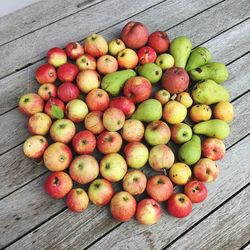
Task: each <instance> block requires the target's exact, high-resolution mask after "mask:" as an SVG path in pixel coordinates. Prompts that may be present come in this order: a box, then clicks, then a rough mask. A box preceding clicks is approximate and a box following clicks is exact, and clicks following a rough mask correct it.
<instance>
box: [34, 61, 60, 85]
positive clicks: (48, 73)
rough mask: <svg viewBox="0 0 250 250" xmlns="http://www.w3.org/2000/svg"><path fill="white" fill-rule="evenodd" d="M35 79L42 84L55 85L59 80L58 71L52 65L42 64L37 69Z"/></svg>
mask: <svg viewBox="0 0 250 250" xmlns="http://www.w3.org/2000/svg"><path fill="white" fill-rule="evenodd" d="M35 78H36V80H37V81H38V82H39V83H40V84H45V83H54V82H55V80H56V78H57V74H56V69H55V68H54V67H53V65H51V64H48V63H46V64H42V65H41V66H39V67H38V68H37V70H36V72H35Z"/></svg>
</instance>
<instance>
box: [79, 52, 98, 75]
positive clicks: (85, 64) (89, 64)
mask: <svg viewBox="0 0 250 250" xmlns="http://www.w3.org/2000/svg"><path fill="white" fill-rule="evenodd" d="M76 65H77V67H78V69H79V70H80V71H83V70H86V69H92V70H96V60H95V58H94V57H93V56H91V55H87V54H84V55H82V56H80V57H78V58H77V59H76Z"/></svg>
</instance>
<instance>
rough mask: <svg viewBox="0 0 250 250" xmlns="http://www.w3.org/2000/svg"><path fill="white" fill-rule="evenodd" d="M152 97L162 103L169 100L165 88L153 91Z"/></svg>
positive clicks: (168, 94)
mask: <svg viewBox="0 0 250 250" xmlns="http://www.w3.org/2000/svg"><path fill="white" fill-rule="evenodd" d="M154 97H155V99H156V100H158V101H159V102H160V103H161V104H162V105H164V104H166V103H167V102H168V101H169V100H170V93H169V92H168V91H167V90H166V89H160V90H158V91H157V92H156V93H155V96H154Z"/></svg>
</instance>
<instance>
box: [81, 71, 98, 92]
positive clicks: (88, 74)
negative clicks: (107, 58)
mask: <svg viewBox="0 0 250 250" xmlns="http://www.w3.org/2000/svg"><path fill="white" fill-rule="evenodd" d="M100 83H101V77H100V75H99V74H98V73H97V72H96V71H95V70H92V69H88V70H84V71H81V72H80V73H79V74H78V75H77V78H76V84H77V86H78V88H79V89H80V90H81V91H82V92H83V93H88V92H89V91H91V90H92V89H97V88H99V87H100Z"/></svg>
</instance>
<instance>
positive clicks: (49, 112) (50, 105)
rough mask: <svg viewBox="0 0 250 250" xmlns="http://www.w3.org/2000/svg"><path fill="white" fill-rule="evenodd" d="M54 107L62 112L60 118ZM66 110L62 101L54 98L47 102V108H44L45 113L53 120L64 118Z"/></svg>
mask: <svg viewBox="0 0 250 250" xmlns="http://www.w3.org/2000/svg"><path fill="white" fill-rule="evenodd" d="M53 107H56V108H57V109H58V110H60V111H61V113H60V117H58V114H57V112H56V113H55V111H54V110H53ZM64 109H65V105H64V103H63V102H62V101H61V100H60V99H58V98H54V97H52V98H50V99H49V100H48V101H47V102H46V104H45V107H44V112H45V113H46V114H47V115H49V116H50V118H52V119H56V118H63V117H64Z"/></svg>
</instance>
